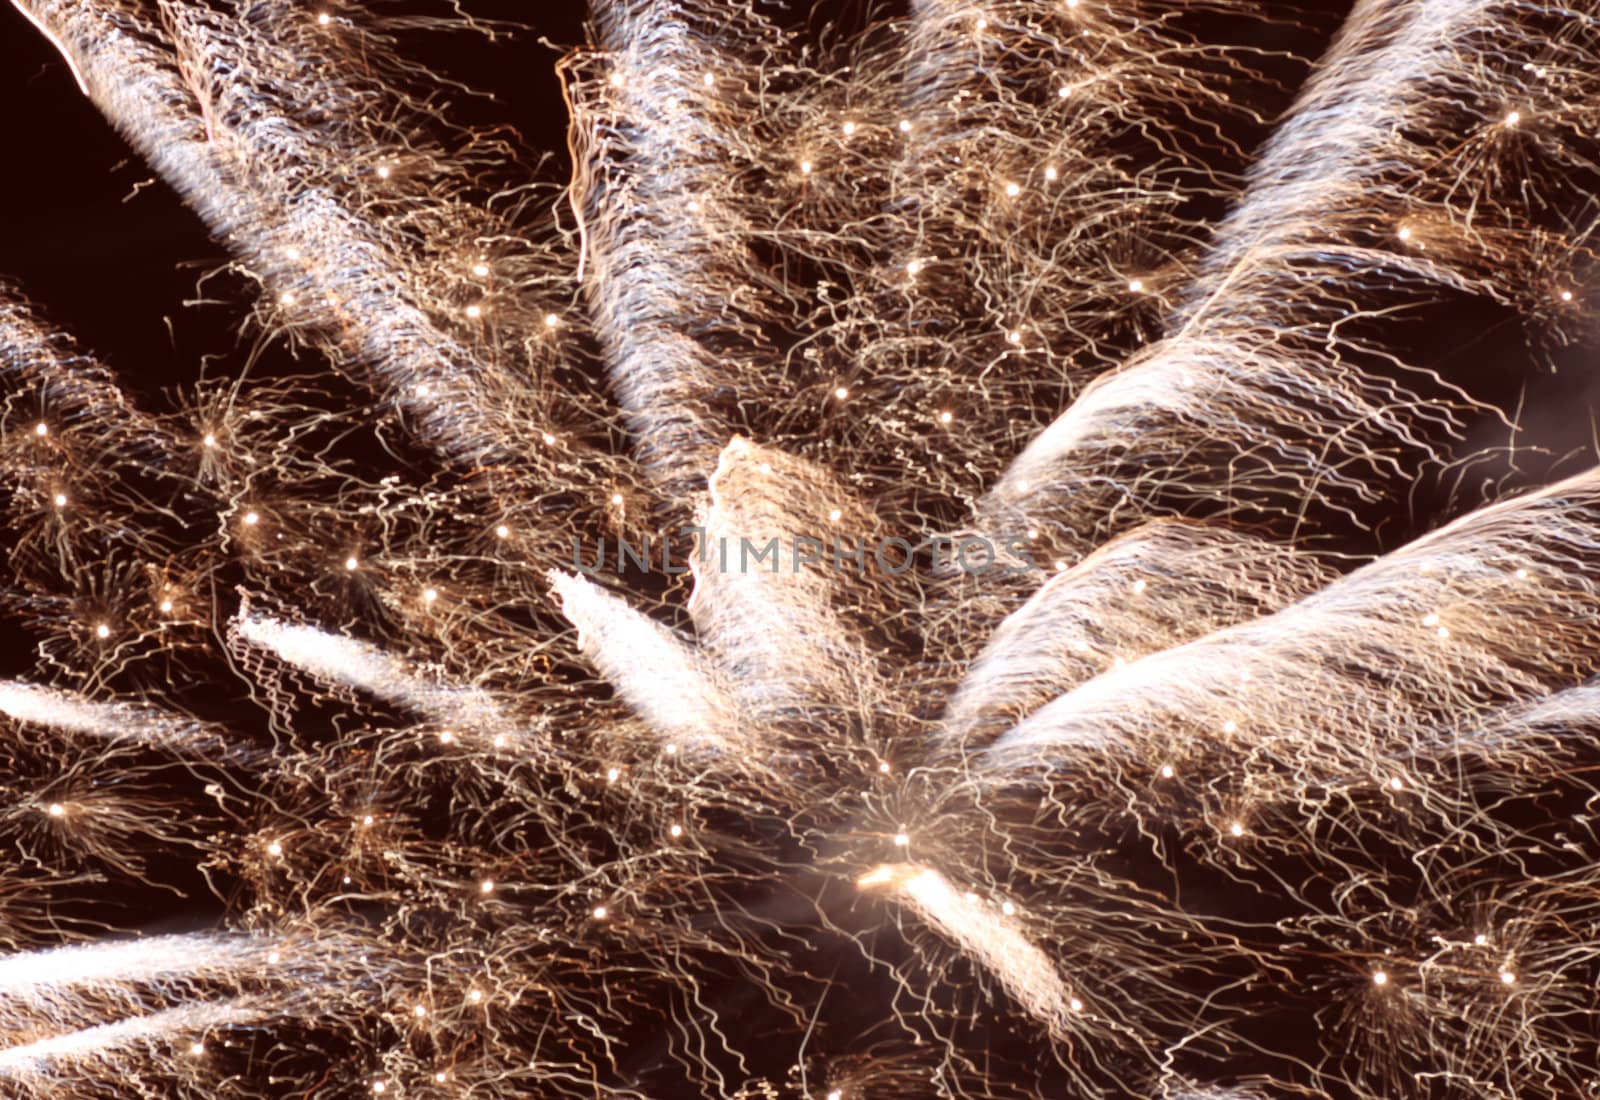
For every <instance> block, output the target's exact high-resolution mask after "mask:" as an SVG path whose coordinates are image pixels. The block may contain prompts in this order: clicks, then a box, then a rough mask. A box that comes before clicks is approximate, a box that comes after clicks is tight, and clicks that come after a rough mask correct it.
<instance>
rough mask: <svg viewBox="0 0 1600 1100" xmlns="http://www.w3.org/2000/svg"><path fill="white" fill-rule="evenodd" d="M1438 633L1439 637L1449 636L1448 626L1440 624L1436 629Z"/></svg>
mask: <svg viewBox="0 0 1600 1100" xmlns="http://www.w3.org/2000/svg"><path fill="white" fill-rule="evenodd" d="M1438 634H1439V637H1440V638H1448V637H1450V628H1449V627H1448V626H1441V627H1440V628H1439V630H1438Z"/></svg>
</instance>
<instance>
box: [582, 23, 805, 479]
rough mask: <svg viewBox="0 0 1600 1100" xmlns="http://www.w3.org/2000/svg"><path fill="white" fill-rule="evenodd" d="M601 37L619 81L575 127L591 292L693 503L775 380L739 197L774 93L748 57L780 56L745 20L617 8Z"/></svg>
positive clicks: (647, 434)
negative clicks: (749, 397)
mask: <svg viewBox="0 0 1600 1100" xmlns="http://www.w3.org/2000/svg"><path fill="white" fill-rule="evenodd" d="M596 21H597V24H598V28H599V36H600V45H601V47H602V48H603V49H604V50H605V51H606V57H605V69H606V70H607V71H606V72H603V73H601V72H597V73H595V74H594V75H593V76H591V77H590V78H589V86H587V87H580V88H579V89H578V91H579V100H578V103H579V110H578V112H577V115H576V117H575V119H574V122H575V124H576V126H577V129H576V130H575V133H578V134H581V135H583V139H584V140H585V142H586V145H585V147H584V148H582V149H580V150H579V151H578V155H577V156H576V157H575V160H576V163H575V164H574V169H575V171H576V172H577V177H576V179H575V182H574V193H575V197H574V202H575V203H577V204H579V205H581V208H582V211H583V214H582V217H583V226H584V232H585V240H586V252H585V256H584V259H585V262H586V263H587V264H589V265H591V268H590V271H589V272H588V274H589V277H588V278H587V279H586V281H585V283H584V288H585V291H586V292H587V295H588V299H589V308H590V312H591V314H592V316H593V317H594V325H595V330H596V333H597V335H598V336H599V337H600V340H601V342H602V343H603V344H604V346H605V348H606V357H607V367H608V370H609V372H610V375H611V378H612V382H613V385H614V386H615V387H616V391H617V395H618V398H619V400H620V401H621V403H622V407H623V408H624V409H625V410H626V411H627V414H628V419H629V426H630V428H631V430H632V432H633V435H634V437H635V439H636V440H637V450H638V452H639V454H640V455H641V457H642V460H643V461H644V463H645V465H646V466H647V467H649V468H650V469H651V471H652V472H653V474H654V476H655V478H656V479H657V481H658V482H659V483H660V485H661V486H662V489H663V492H664V495H666V496H667V497H668V498H669V499H671V498H674V497H680V498H681V496H682V495H683V494H684V493H686V492H691V491H695V490H699V489H702V488H703V487H704V485H705V480H706V478H708V477H709V476H710V474H711V471H712V469H713V467H714V466H715V464H716V456H717V454H718V452H720V451H721V450H722V447H723V445H724V444H725V443H727V441H728V439H729V438H730V437H732V436H733V435H734V434H735V433H736V432H737V431H738V430H739V428H740V426H741V424H742V422H743V411H742V409H741V408H740V407H739V405H738V404H736V401H737V398H738V393H739V390H740V388H741V387H742V386H744V385H745V384H747V383H748V382H750V381H753V380H757V379H758V377H759V373H760V372H762V371H769V372H770V371H771V370H772V369H773V367H772V363H773V358H772V357H771V356H770V355H769V354H767V349H766V347H765V344H766V341H765V339H764V338H763V336H762V334H761V327H762V326H763V325H764V324H769V323H770V318H771V314H770V307H769V306H768V305H767V304H766V303H765V302H764V301H763V294H764V288H763V287H762V286H761V283H762V282H764V281H765V276H764V275H762V274H761V273H760V272H759V268H758V267H757V266H756V265H755V264H753V263H752V262H751V259H750V257H749V256H748V255H747V249H748V247H749V237H750V234H751V226H750V224H749V221H748V215H747V214H746V212H745V211H744V210H743V209H742V204H741V202H740V198H741V196H739V194H738V192H737V191H736V190H735V189H734V187H733V186H732V183H733V178H734V177H735V176H736V175H737V174H738V173H739V172H741V171H742V170H745V166H744V165H743V164H742V163H741V162H742V161H743V160H744V149H743V148H742V146H741V144H740V142H741V139H742V137H743V135H744V134H745V132H746V131H748V130H750V129H752V128H753V127H754V126H755V125H756V117H755V114H754V103H753V102H752V100H753V97H754V96H756V95H758V94H759V87H760V85H761V82H762V78H761V75H760V71H759V69H758V68H757V67H756V66H753V65H751V64H749V63H748V62H747V61H746V60H745V57H746V56H750V55H752V54H754V55H756V56H759V55H761V54H762V53H764V52H768V51H770V52H777V50H778V47H779V45H780V44H779V42H778V41H777V35H776V33H775V32H774V31H773V29H772V28H771V27H769V26H768V25H766V23H765V22H764V21H763V20H762V19H760V17H759V16H757V15H756V14H755V12H754V11H753V10H752V9H749V8H744V7H740V6H738V5H725V4H724V5H702V4H699V3H692V2H691V3H684V2H680V0H608V2H606V3H602V4H600V5H598V6H597V11H596ZM727 41H734V42H737V43H738V46H739V52H738V53H734V52H730V51H728V50H726V49H724V48H722V45H721V43H723V42H727ZM730 287H737V288H738V290H737V291H736V292H735V294H734V296H733V299H732V302H731V303H730V296H729V293H728V289H729V288H730ZM730 305H731V308H730Z"/></svg>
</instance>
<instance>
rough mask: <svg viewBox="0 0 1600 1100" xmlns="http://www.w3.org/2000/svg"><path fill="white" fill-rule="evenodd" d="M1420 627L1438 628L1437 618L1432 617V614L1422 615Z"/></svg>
mask: <svg viewBox="0 0 1600 1100" xmlns="http://www.w3.org/2000/svg"><path fill="white" fill-rule="evenodd" d="M1422 625H1423V626H1438V625H1439V616H1437V615H1433V614H1429V615H1424V616H1423V617H1422Z"/></svg>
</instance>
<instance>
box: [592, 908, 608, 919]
mask: <svg viewBox="0 0 1600 1100" xmlns="http://www.w3.org/2000/svg"><path fill="white" fill-rule="evenodd" d="M594 919H595V920H605V919H606V907H605V906H604V905H596V906H595V907H594Z"/></svg>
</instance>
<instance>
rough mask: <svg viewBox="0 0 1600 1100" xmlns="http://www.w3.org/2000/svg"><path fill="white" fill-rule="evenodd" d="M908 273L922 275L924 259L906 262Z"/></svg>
mask: <svg viewBox="0 0 1600 1100" xmlns="http://www.w3.org/2000/svg"><path fill="white" fill-rule="evenodd" d="M906 274H907V275H920V274H922V261H921V260H912V261H911V262H910V263H908V264H906Z"/></svg>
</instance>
